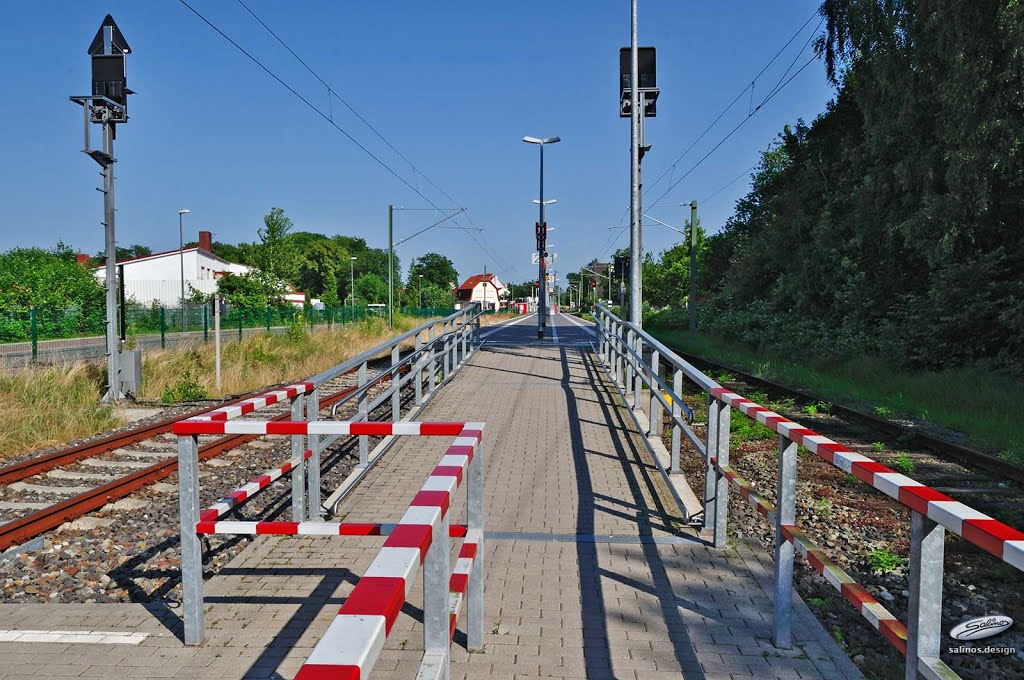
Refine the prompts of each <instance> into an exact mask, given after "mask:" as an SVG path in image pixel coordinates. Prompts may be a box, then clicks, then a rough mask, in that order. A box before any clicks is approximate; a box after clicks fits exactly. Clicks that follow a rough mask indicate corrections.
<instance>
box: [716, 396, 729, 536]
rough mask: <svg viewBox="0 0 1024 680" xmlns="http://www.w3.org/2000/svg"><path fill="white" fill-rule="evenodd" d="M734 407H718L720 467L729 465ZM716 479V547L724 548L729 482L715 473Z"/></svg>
mask: <svg viewBox="0 0 1024 680" xmlns="http://www.w3.org/2000/svg"><path fill="white" fill-rule="evenodd" d="M731 415H732V407H730V406H729V405H728V404H720V405H719V407H718V448H717V453H718V467H726V466H727V465H729V439H730V437H729V426H730V421H731V418H730V416H731ZM714 479H715V547H716V548H724V547H725V546H726V545H727V543H728V539H729V480H728V478H726V476H725V475H723V474H721V473H720V472H718V470H717V469H716V470H715V471H714Z"/></svg>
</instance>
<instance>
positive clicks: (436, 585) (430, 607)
mask: <svg viewBox="0 0 1024 680" xmlns="http://www.w3.org/2000/svg"><path fill="white" fill-rule="evenodd" d="M450 542H451V541H450V539H449V537H448V514H447V513H445V515H444V517H442V518H441V521H440V522H438V523H437V525H436V526H435V527H434V533H433V539H432V540H431V541H430V547H429V548H427V556H426V558H425V559H424V560H423V649H424V651H425V653H426V654H431V653H433V654H434V655H437V656H442V655H443V658H444V661H443V662H442V665H441V672H440V673H439V674H438V675H437V676H436V677H437V678H439V680H449V679H450V678H451V639H450V638H449V630H450V629H449V623H450V618H449V612H448V587H449V586H448V580H449V578H450V576H449V565H448V557H449V553H450Z"/></svg>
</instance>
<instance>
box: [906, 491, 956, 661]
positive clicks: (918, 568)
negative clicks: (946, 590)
mask: <svg viewBox="0 0 1024 680" xmlns="http://www.w3.org/2000/svg"><path fill="white" fill-rule="evenodd" d="M945 539H946V529H945V527H943V526H942V525H941V524H936V523H935V522H933V521H932V520H930V519H928V518H927V517H925V516H924V515H922V514H921V513H919V512H916V511H913V510H912V511H911V512H910V576H909V583H908V586H909V588H908V589H909V591H910V604H909V607H908V608H907V609H908V611H907V662H906V676H905V677H906V678H908V680H916V679H917V677H918V675H917V671H918V665H919V660H920V659H935V660H937V659H938V658H939V649H940V644H941V641H942V559H943V548H944V544H945Z"/></svg>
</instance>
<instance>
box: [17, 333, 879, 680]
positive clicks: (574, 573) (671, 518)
mask: <svg viewBox="0 0 1024 680" xmlns="http://www.w3.org/2000/svg"><path fill="white" fill-rule="evenodd" d="M554 324H555V325H554V327H553V328H549V329H548V330H549V332H548V334H547V336H548V337H547V338H545V340H543V341H539V340H537V338H536V325H535V321H534V320H533V319H526V320H524V321H522V322H520V323H517V324H514V325H509V326H507V327H505V328H502V329H500V330H498V331H485V333H488V336H487V337H486V340H487V342H488V345H487V348H486V350H485V351H483V352H480V353H479V354H477V356H476V357H475V358H474V359H473V361H472V362H471V363H470V365H469V366H467V367H466V369H465V370H464V371H463V372H462V373H461V374H460V375H459V376H458V377H457V378H456V379H455V380H454V381H453V382H452V384H451V385H449V386H448V387H446V388H445V390H443V391H442V392H441V393H440V394H439V395H438V398H437V399H436V400H435V401H434V402H432V403H431V404H430V405H429V406H428V408H427V409H426V412H425V413H424V414H423V415H422V416H421V417H420V419H421V420H459V421H476V420H482V421H486V423H487V428H486V431H485V435H484V445H485V455H486V465H487V472H486V497H487V513H488V516H487V531H488V538H487V544H486V554H487V576H486V581H485V601H486V612H485V620H486V626H485V628H486V631H485V633H486V634H485V652H484V653H482V654H469V653H467V652H466V650H465V647H464V645H465V636H464V634H463V633H462V632H461V631H458V632H457V633H456V647H455V648H454V649H453V666H452V670H453V678H488V679H489V680H501V679H505V678H509V679H511V678H525V677H538V676H540V677H556V678H592V679H604V678H608V679H610V678H615V679H618V680H661V679H663V678H679V677H681V676H682V677H686V678H707V679H709V680H710V679H712V678H728V677H732V678H736V677H757V678H774V677H824V678H842V677H850V678H854V677H860V676H859V674H858V672H857V671H856V669H855V668H854V666H853V665H852V664H851V663H850V662H849V661H848V660H847V658H846V657H845V655H844V654H843V653H842V651H841V650H840V649H839V648H838V647H837V646H836V645H835V643H834V642H833V641H832V640H831V638H830V637H829V636H828V635H827V634H825V632H824V630H822V628H821V627H820V626H819V625H818V623H817V622H816V620H815V619H814V618H813V616H812V614H811V613H810V611H809V610H807V608H806V606H805V605H804V604H803V603H802V602H797V603H796V608H795V622H794V631H795V635H796V637H797V645H798V648H796V649H793V650H791V651H785V652H784V651H780V650H776V649H774V648H773V647H772V645H771V643H770V641H769V640H770V628H771V624H770V621H771V618H770V612H771V601H770V597H771V596H770V592H771V570H770V563H769V558H768V556H767V555H766V554H765V553H764V551H763V550H762V549H760V547H758V546H750V545H747V544H745V543H740V544H736V545H734V546H732V547H730V548H728V549H726V550H721V551H715V550H713V549H711V548H709V547H708V545H707V544H706V542H705V541H703V540H702V539H701V538H700V537H699V536H696V535H695V534H694V532H693V531H691V530H688V529H684V528H682V526H681V523H680V520H681V517H680V513H679V510H678V508H677V507H675V505H674V502H673V501H672V496H671V494H670V492H669V491H668V489H667V487H666V486H665V483H664V481H663V479H662V477H661V475H660V473H659V472H658V470H657V468H656V467H655V466H654V464H653V462H652V460H651V458H650V456H649V454H648V451H647V449H646V446H645V444H644V440H643V438H642V437H641V435H639V434H638V433H637V431H636V429H635V427H633V424H632V420H631V418H630V415H629V413H628V412H627V411H626V410H625V409H624V407H623V406H622V404H621V401H620V400H619V398H618V397H617V396H616V393H615V389H614V387H613V386H611V385H609V384H607V383H605V382H604V381H603V380H602V376H601V372H600V368H599V367H598V366H597V365H596V364H595V362H594V357H593V355H592V354H590V353H589V351H588V350H589V348H588V346H587V344H588V343H589V341H590V340H591V339H592V334H590V333H588V331H587V329H585V328H583V327H581V326H579V325H576V323H574V322H573V320H572V319H571V318H569V317H566V316H564V315H562V316H559V317H556V319H555V321H554ZM556 333H557V343H556V342H555V336H556ZM448 443H449V442H448V441H447V440H443V439H442V438H424V439H412V438H404V439H401V440H400V441H399V442H398V444H396V446H395V447H394V449H393V450H392V451H391V452H389V453H388V454H387V455H386V456H385V458H384V459H383V461H382V462H381V463H380V464H379V465H378V467H377V468H375V469H374V470H373V471H372V472H371V473H370V474H369V475H368V476H367V478H366V479H365V480H364V481H363V483H362V484H361V485H360V486H359V487H358V488H357V489H356V490H355V491H354V492H353V493H352V494H351V495H350V496H349V497H348V498H347V499H346V500H345V501H344V502H343V504H342V506H341V508H340V510H341V512H342V513H344V514H345V519H346V521H377V522H388V521H396V520H397V519H398V518H399V517H400V516H401V514H402V513H403V511H404V510H405V508H406V507H407V506H408V503H409V501H410V500H411V498H412V496H413V495H414V493H415V491H416V490H418V489H419V487H420V485H421V484H422V482H423V480H424V479H425V477H426V476H427V474H428V473H429V471H430V470H431V469H432V468H433V467H434V465H436V463H437V461H438V460H439V458H440V456H441V455H442V453H443V450H444V449H445V448H446V447H447V445H448ZM452 512H453V513H454V514H453V520H454V521H460V522H462V521H464V520H465V495H464V493H461V492H460V494H459V495H458V498H457V500H456V501H455V502H454V503H453V505H452ZM454 543H456V544H457V543H458V542H457V541H454ZM380 545H381V539H375V538H357V539H349V538H345V539H340V538H295V537H261V538H260V539H258V540H257V541H256V542H255V543H253V544H252V546H250V548H248V549H247V550H246V551H244V552H243V553H242V554H241V555H239V557H238V558H236V559H235V560H234V562H232V564H231V565H230V566H229V568H227V569H226V570H224V571H222V572H221V574H220V575H218V576H217V577H215V578H214V579H212V580H211V581H210V582H208V583H207V588H206V592H207V604H208V614H207V642H206V643H205V644H204V645H203V646H202V647H200V648H196V649H190V648H185V647H183V646H182V645H181V643H180V642H179V641H178V639H177V638H176V637H175V635H176V634H177V635H180V631H179V630H178V627H177V624H176V621H177V619H176V617H175V616H174V614H173V612H160V611H159V610H152V611H147V610H146V609H144V608H143V607H142V606H138V605H107V606H100V605H92V606H91V607H90V606H85V605H82V606H77V607H75V606H59V607H58V606H48V605H30V606H6V607H0V621H3V622H4V623H3V624H2V625H0V629H3V628H11V629H15V628H16V629H24V628H27V627H32V628H37V629H40V628H45V629H50V628H60V629H78V630H85V629H88V630H95V629H104V630H119V631H124V632H148V633H149V634H150V636H149V637H147V638H146V639H145V640H144V641H143V642H142V643H141V644H139V645H114V644H81V643H75V642H45V643H39V642H6V643H5V642H0V678H3V679H4V680H11V679H13V678H15V677H21V676H22V675H25V676H31V677H50V676H58V675H68V674H74V675H81V676H82V677H99V676H107V675H112V674H114V673H122V674H127V675H130V676H131V677H133V678H144V677H234V678H237V677H261V678H262V677H273V678H276V677H284V678H290V677H292V676H293V675H294V674H295V672H296V671H297V669H298V667H299V665H301V663H302V661H303V660H304V659H305V657H306V656H307V655H308V653H309V650H310V649H311V647H312V646H313V645H314V644H315V643H316V641H317V639H318V637H319V635H320V634H321V633H322V632H323V630H324V629H325V628H326V626H327V624H328V623H329V622H330V620H331V617H333V615H334V613H335V612H336V611H337V607H338V605H339V604H340V603H341V602H343V601H344V598H345V597H346V596H347V594H348V593H349V592H350V591H351V589H352V587H353V585H354V583H355V582H356V581H357V580H358V577H359V575H360V574H361V573H362V571H363V570H364V569H365V568H366V567H367V566H368V565H369V563H370V561H371V560H372V558H373V556H374V554H375V553H376V551H377V549H378V548H379V546H380ZM421 583H422V578H418V579H417V586H416V588H415V589H414V591H413V593H412V595H411V597H410V599H409V601H408V602H407V604H406V605H405V607H404V608H403V610H402V614H401V615H400V616H399V619H398V620H397V621H396V623H395V626H394V628H393V630H392V637H391V639H389V641H388V643H387V645H386V646H385V648H384V651H383V653H382V654H381V657H380V660H379V661H378V663H377V666H376V668H375V669H374V672H373V674H372V675H371V679H372V680H377V679H381V680H383V679H384V678H395V679H398V678H402V679H403V680H412V678H414V677H415V675H416V670H417V668H418V666H419V658H420V655H421V654H422V651H421V650H422V632H421V631H422V627H421V626H422V623H421V621H422V612H421V610H420V608H419V605H418V603H419V602H421V601H422V592H421V591H420V590H419V585H420V584H421ZM68 616H71V617H72V618H68ZM463 616H464V614H463ZM40 617H42V618H40ZM74 617H77V618H74ZM462 623H463V619H460V621H459V624H460V626H461V625H462ZM2 635H3V634H2V633H0V636H2ZM2 639H3V638H2V637H0V640H2Z"/></svg>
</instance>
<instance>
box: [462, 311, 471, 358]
mask: <svg viewBox="0 0 1024 680" xmlns="http://www.w3.org/2000/svg"><path fill="white" fill-rule="evenodd" d="M472 332H473V330H472V326H470V322H469V317H468V316H464V317H462V362H461V364H460V365H462V364H465V363H466V361H468V360H469V336H470V334H471V333H472Z"/></svg>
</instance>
